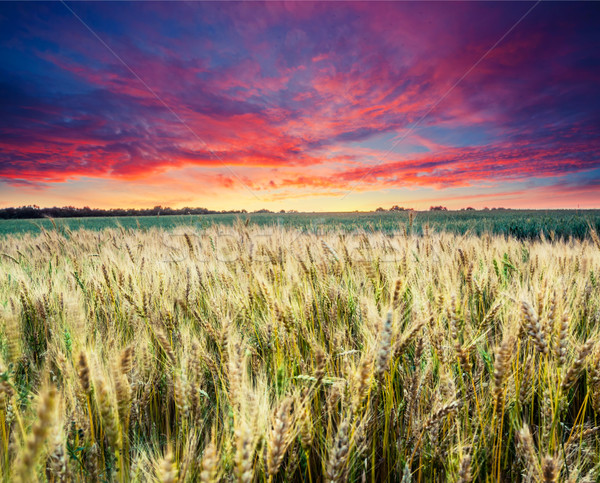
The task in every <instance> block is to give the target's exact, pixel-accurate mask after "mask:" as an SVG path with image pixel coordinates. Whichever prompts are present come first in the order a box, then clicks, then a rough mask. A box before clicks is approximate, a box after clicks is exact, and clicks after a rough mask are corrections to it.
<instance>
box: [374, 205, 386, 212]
mask: <svg viewBox="0 0 600 483" xmlns="http://www.w3.org/2000/svg"><path fill="white" fill-rule="evenodd" d="M375 211H385V209H384V208H382V207H381V206H380V207H379V208H377V209H376V210H375Z"/></svg>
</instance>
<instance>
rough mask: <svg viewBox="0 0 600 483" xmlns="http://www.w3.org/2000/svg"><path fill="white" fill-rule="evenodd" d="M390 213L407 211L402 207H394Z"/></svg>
mask: <svg viewBox="0 0 600 483" xmlns="http://www.w3.org/2000/svg"><path fill="white" fill-rule="evenodd" d="M390 211H406V209H405V208H403V207H401V206H398V205H394V206H392V207H391V208H390Z"/></svg>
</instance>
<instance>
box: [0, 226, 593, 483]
mask: <svg viewBox="0 0 600 483" xmlns="http://www.w3.org/2000/svg"><path fill="white" fill-rule="evenodd" d="M406 231H407V230H404V233H402V232H399V233H391V234H390V233H381V232H377V231H375V232H366V231H362V232H361V231H357V232H353V233H342V232H336V231H335V230H329V231H326V232H323V233H319V232H316V231H313V232H309V231H303V230H298V229H293V228H275V227H274V228H269V227H257V226H253V225H249V226H247V225H246V224H244V223H242V222H238V223H236V224H235V225H234V226H213V227H209V228H207V229H205V230H202V231H200V230H198V231H194V230H193V229H191V228H189V227H186V228H185V229H175V230H169V231H167V230H163V229H160V228H150V229H123V228H121V229H113V228H111V229H106V230H102V231H97V232H95V231H89V230H79V231H69V230H62V231H57V230H42V232H41V234H37V235H34V234H23V235H6V236H3V237H2V238H0V304H1V307H0V310H1V312H0V317H1V322H0V335H1V337H0V341H1V346H0V449H1V450H0V473H1V475H2V479H3V481H22V482H29V481H55V482H59V481H60V482H62V481H118V482H128V481H160V482H175V481H179V482H191V481H239V482H251V481H256V482H262V481H267V482H275V481H309V482H320V481H335V482H337V481H360V482H363V481H364V482H367V481H369V482H379V481H402V482H410V481H414V482H425V481H460V482H468V481H535V482H538V481H544V482H554V481H573V482H576V481H590V482H592V481H598V478H599V476H598V475H599V474H600V471H599V470H600V466H599V465H600V342H599V337H598V331H599V327H598V325H599V324H598V323H599V321H600V294H599V280H598V278H599V277H600V241H599V240H598V236H597V235H596V233H595V232H594V231H593V230H592V231H591V233H590V236H589V237H587V238H586V239H584V240H574V239H570V240H559V239H555V240H550V239H544V238H543V237H542V239H539V240H537V241H528V242H519V241H517V240H514V239H510V238H506V237H503V236H493V235H485V234H484V235H483V236H475V235H469V234H466V235H463V236H460V235H453V234H449V233H444V232H435V233H434V232H431V231H430V230H427V229H425V230H424V232H423V233H422V234H419V235H411V234H410V230H408V234H407V233H406Z"/></svg>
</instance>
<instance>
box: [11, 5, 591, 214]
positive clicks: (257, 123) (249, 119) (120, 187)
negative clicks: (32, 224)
mask: <svg viewBox="0 0 600 483" xmlns="http://www.w3.org/2000/svg"><path fill="white" fill-rule="evenodd" d="M532 7H533V9H532ZM599 23H600V3H596V2H593V3H562V2H547V3H546V2H542V3H539V4H534V3H533V2H514V3H505V2H495V3H486V2H465V3H460V2H458V3H455V2H444V3H436V2H425V3H417V2H397V3H395V2H386V3H374V2H354V3H343V2H332V3H318V4H312V3H305V2H302V3H275V2H267V3H264V4H261V3H241V4H240V3H229V2H228V3H216V2H215V3H194V2H191V3H160V2H152V3H120V2H106V3H82V2H67V3H66V4H63V3H60V2H57V3H38V2H34V3H2V4H0V207H5V206H20V205H26V204H37V205H39V206H55V205H56V206H62V205H74V206H86V205H87V206H91V207H108V208H110V207H152V206H154V205H159V204H160V205H163V206H172V207H183V206H203V207H207V208H210V209H218V210H221V209H227V210H228V209H236V208H238V209H241V208H245V209H248V210H254V209H259V208H268V209H272V210H275V209H277V210H279V209H286V210H287V209H297V210H306V211H350V210H370V209H375V208H377V207H378V206H383V207H386V208H387V207H390V206H391V205H396V204H398V205H403V206H406V207H413V208H417V209H419V208H428V207H429V206H430V205H433V204H443V205H445V206H447V207H448V208H460V207H465V206H473V207H476V208H482V207H484V206H489V207H494V206H504V207H514V208H576V207H581V208H593V207H595V208H600V28H599V27H598V26H599ZM494 46H495V47H494ZM486 54H487V55H486Z"/></svg>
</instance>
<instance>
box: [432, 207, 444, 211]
mask: <svg viewBox="0 0 600 483" xmlns="http://www.w3.org/2000/svg"><path fill="white" fill-rule="evenodd" d="M429 211H448V208H446V207H445V206H430V207H429Z"/></svg>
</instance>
